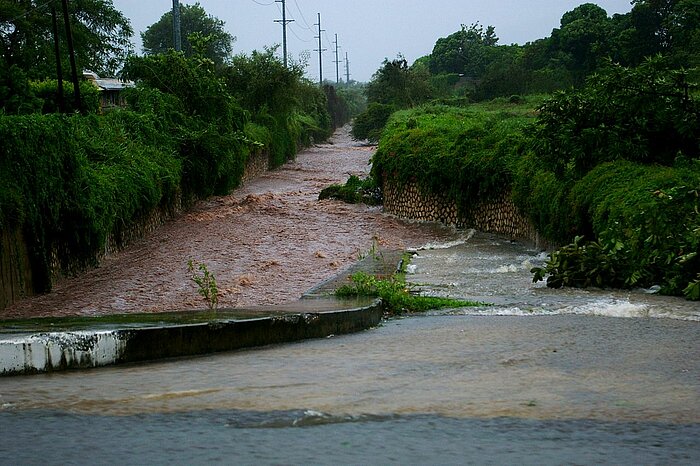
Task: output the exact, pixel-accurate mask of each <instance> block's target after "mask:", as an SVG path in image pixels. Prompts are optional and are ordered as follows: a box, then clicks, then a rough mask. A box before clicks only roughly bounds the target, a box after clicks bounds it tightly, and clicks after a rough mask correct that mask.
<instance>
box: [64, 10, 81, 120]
mask: <svg viewBox="0 0 700 466" xmlns="http://www.w3.org/2000/svg"><path fill="white" fill-rule="evenodd" d="M61 6H62V7H63V21H64V23H65V25H66V39H67V40H68V53H69V55H70V69H71V74H72V75H73V96H74V97H75V108H76V109H78V110H80V111H81V112H82V107H83V106H82V104H81V102H80V82H79V81H78V67H77V66H76V64H75V48H74V47H73V31H72V30H71V27H70V17H69V16H68V0H61Z"/></svg>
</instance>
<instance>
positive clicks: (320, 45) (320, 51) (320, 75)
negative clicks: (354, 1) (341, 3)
mask: <svg viewBox="0 0 700 466" xmlns="http://www.w3.org/2000/svg"><path fill="white" fill-rule="evenodd" d="M315 26H318V36H317V37H316V38H317V39H318V49H317V50H316V51H317V52H318V83H319V85H320V86H323V52H325V51H326V50H327V49H324V48H323V43H322V42H321V38H322V35H321V33H322V32H324V31H325V29H321V13H319V14H318V23H317V24H315Z"/></svg>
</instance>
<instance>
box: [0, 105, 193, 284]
mask: <svg viewBox="0 0 700 466" xmlns="http://www.w3.org/2000/svg"><path fill="white" fill-rule="evenodd" d="M158 134H159V133H158V131H157V129H156V121H155V120H154V119H152V118H148V117H144V116H142V115H137V114H133V113H131V112H112V113H110V114H108V115H105V116H100V117H98V116H91V117H81V116H72V117H68V116H64V115H43V116H42V115H38V114H35V115H30V116H17V117H0V139H2V140H3V141H4V144H3V146H2V149H0V178H1V181H2V184H0V227H1V228H3V229H5V228H8V229H21V230H22V231H23V232H24V234H25V238H27V239H28V247H29V251H30V256H31V257H30V259H31V264H32V270H33V277H34V279H33V282H34V285H35V287H36V289H37V291H46V290H49V289H50V287H51V272H52V266H51V263H52V261H53V260H54V259H53V258H52V255H53V254H54V252H55V253H56V254H57V257H56V258H57V259H58V261H59V263H60V264H61V265H62V267H63V269H64V270H65V271H77V270H80V269H82V268H84V267H86V266H89V265H93V264H94V263H95V260H96V258H97V257H99V255H100V252H101V251H103V250H104V246H105V240H106V238H107V236H108V235H109V234H113V233H114V234H115V235H116V237H119V232H120V231H121V230H122V229H124V228H125V227H128V226H129V225H130V224H131V223H132V222H133V221H134V219H136V218H138V217H139V216H141V215H145V214H147V213H149V212H150V211H151V210H152V209H153V208H154V207H156V206H158V205H167V204H168V203H169V202H171V201H172V200H173V199H174V198H175V197H176V192H177V190H178V189H179V182H180V178H181V164H180V161H179V160H178V158H177V157H176V156H175V151H174V147H175V146H174V145H173V144H170V145H168V144H163V145H159V144H158V145H157V144H154V143H153V142H154V141H153V139H152V138H154V137H157V135H158Z"/></svg>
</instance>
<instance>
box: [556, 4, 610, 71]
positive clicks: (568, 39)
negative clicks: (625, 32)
mask: <svg viewBox="0 0 700 466" xmlns="http://www.w3.org/2000/svg"><path fill="white" fill-rule="evenodd" d="M611 34H612V20H611V19H610V18H609V17H608V13H607V12H606V11H605V10H604V9H602V8H601V7H599V6H598V5H595V4H593V3H584V4H583V5H581V6H579V7H576V8H574V9H573V10H572V11H569V12H567V13H565V14H564V16H563V17H562V18H561V28H559V29H554V30H553V31H552V37H551V46H552V52H553V53H554V54H556V53H557V52H560V53H563V54H565V56H566V59H567V61H568V68H569V69H570V70H571V71H573V72H574V73H575V74H576V77H577V78H578V80H579V82H583V80H584V78H585V77H586V76H587V75H588V74H590V73H591V72H593V71H594V70H595V69H596V68H597V67H598V66H599V65H600V64H601V63H602V61H603V60H604V59H605V58H608V56H609V55H610V52H611V46H610V40H611V37H610V36H611Z"/></svg>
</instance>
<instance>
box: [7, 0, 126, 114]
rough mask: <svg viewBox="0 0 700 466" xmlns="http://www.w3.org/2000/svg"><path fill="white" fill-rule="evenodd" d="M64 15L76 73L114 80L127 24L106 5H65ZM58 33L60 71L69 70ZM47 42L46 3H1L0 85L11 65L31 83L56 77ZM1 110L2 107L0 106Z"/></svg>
mask: <svg viewBox="0 0 700 466" xmlns="http://www.w3.org/2000/svg"><path fill="white" fill-rule="evenodd" d="M51 3H53V4H54V6H55V7H56V9H57V10H58V14H59V21H60V14H61V7H60V4H57V2H51ZM68 10H69V12H70V17H71V21H72V27H71V29H72V31H73V43H74V45H75V58H76V62H77V66H78V69H79V70H91V71H94V72H96V73H97V74H99V75H101V76H114V74H115V73H116V72H117V71H118V70H119V69H120V68H121V67H122V65H123V64H124V61H125V60H126V57H127V56H128V55H129V54H130V53H131V36H132V35H133V30H132V28H131V24H129V20H128V19H127V18H126V17H125V16H124V15H123V14H122V13H121V12H120V11H118V10H116V9H115V8H114V5H113V4H112V2H111V1H95V0H90V1H73V2H68ZM60 23H61V24H62V21H60ZM59 29H60V30H59V36H60V42H61V50H63V51H64V53H63V58H62V66H63V69H64V70H70V64H69V61H68V53H67V52H66V51H67V50H68V47H67V45H66V35H65V32H64V30H63V28H62V27H60V28H59ZM52 37H53V36H52V25H51V11H50V9H49V5H48V2H42V1H37V0H0V63H1V64H2V65H0V82H2V79H3V76H2V75H3V73H2V68H3V67H6V69H9V68H11V67H13V66H16V69H17V70H21V71H22V73H24V74H25V76H27V77H28V78H30V79H32V80H42V79H46V78H49V77H53V78H55V77H56V75H55V73H56V56H55V54H54V48H53V38H52ZM0 87H1V85H0ZM0 94H1V93H0ZM0 106H4V105H3V102H2V101H0Z"/></svg>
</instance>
